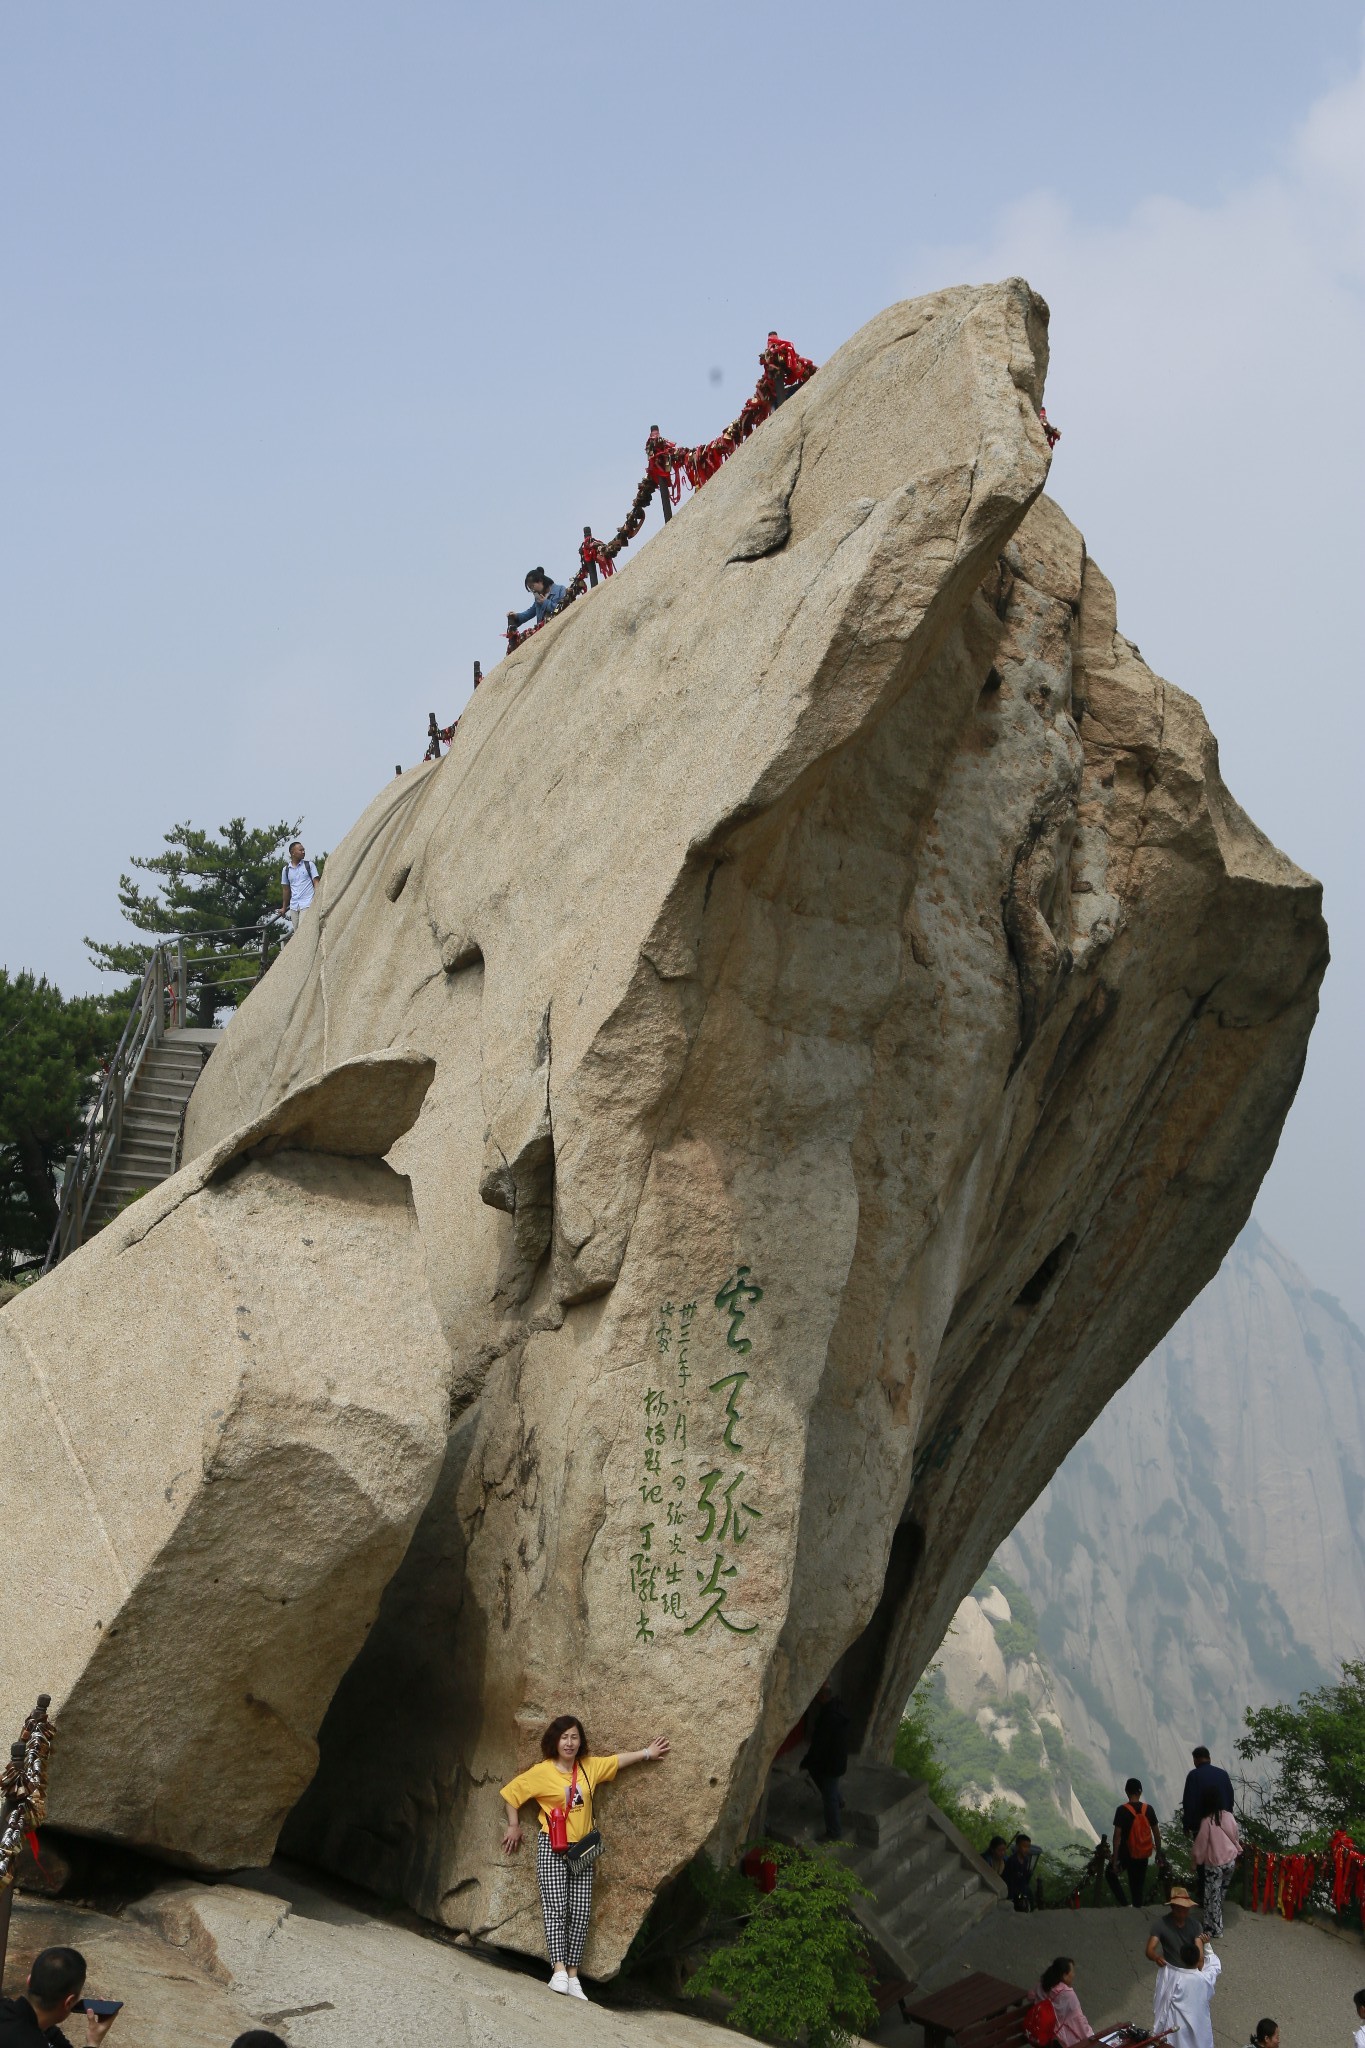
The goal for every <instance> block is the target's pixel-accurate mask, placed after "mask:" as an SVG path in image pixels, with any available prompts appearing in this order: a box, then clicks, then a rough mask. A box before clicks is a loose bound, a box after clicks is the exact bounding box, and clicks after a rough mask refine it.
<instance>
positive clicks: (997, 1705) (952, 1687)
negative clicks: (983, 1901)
mask: <svg viewBox="0 0 1365 2048" xmlns="http://www.w3.org/2000/svg"><path fill="white" fill-rule="evenodd" d="M925 1689H926V1691H927V1694H928V1705H929V1729H930V1733H931V1735H932V1738H933V1744H934V1749H935V1752H936V1754H937V1756H938V1759H939V1762H940V1763H941V1764H942V1766H943V1770H944V1774H945V1776H946V1778H947V1780H948V1783H949V1784H950V1785H951V1786H952V1788H953V1790H954V1791H955V1792H956V1793H957V1795H958V1797H959V1798H960V1799H961V1800H962V1801H963V1803H964V1804H965V1805H968V1806H974V1807H977V1808H978V1809H982V1810H985V1809H990V1810H991V1811H992V1812H993V1815H994V1822H993V1824H995V1825H998V1826H999V1828H1000V1831H1001V1833H1002V1834H1012V1833H1013V1832H1014V1830H1015V1828H1017V1827H1027V1828H1028V1830H1029V1832H1030V1833H1031V1834H1032V1836H1033V1839H1034V1841H1035V1842H1038V1843H1040V1844H1041V1845H1042V1846H1043V1847H1044V1848H1048V1849H1059V1848H1062V1847H1065V1846H1067V1845H1069V1844H1071V1843H1073V1842H1076V1841H1082V1842H1085V1843H1086V1844H1087V1845H1089V1844H1090V1843H1093V1842H1094V1840H1095V1837H1096V1833H1097V1826H1096V1825H1092V1822H1094V1821H1097V1824H1098V1827H1100V1828H1102V1827H1105V1826H1106V1825H1107V1816H1108V1813H1109V1810H1110V1803H1109V1785H1108V1778H1107V1775H1106V1777H1105V1778H1104V1779H1103V1780H1101V1779H1099V1778H1097V1777H1096V1776H1095V1773H1094V1770H1093V1767H1092V1763H1091V1759H1090V1757H1089V1756H1088V1755H1086V1754H1084V1753H1078V1752H1077V1751H1076V1749H1075V1748H1074V1746H1073V1745H1072V1743H1071V1741H1070V1739H1069V1737H1068V1732H1067V1728H1066V1723H1065V1720H1064V1714H1063V1707H1062V1704H1061V1702H1060V1700H1059V1697H1058V1686H1057V1682H1056V1679H1055V1677H1054V1676H1053V1673H1052V1671H1051V1669H1050V1668H1049V1665H1048V1661H1047V1657H1046V1655H1045V1654H1044V1652H1043V1649H1042V1645H1041V1642H1040V1640H1039V1634H1038V1617H1037V1615H1036V1614H1035V1613H1034V1610H1033V1606H1032V1603H1031V1602H1030V1601H1029V1599H1028V1596H1027V1595H1026V1594H1025V1593H1024V1592H1023V1590H1022V1588H1021V1587H1019V1586H1018V1585H1017V1584H1016V1583H1015V1582H1014V1580H1013V1579H1012V1578H1011V1577H1010V1575H1009V1574H1008V1572H1005V1571H1002V1570H1001V1568H1000V1566H999V1564H998V1562H997V1563H995V1564H993V1565H992V1567H991V1569H990V1570H989V1571H988V1572H986V1573H984V1574H983V1576H982V1578H981V1579H980V1580H979V1581H978V1583H977V1585H976V1587H975V1589H974V1590H973V1591H972V1592H971V1593H970V1594H969V1595H968V1596H967V1598H966V1599H965V1600H963V1601H962V1602H961V1603H960V1605H959V1607H958V1610H957V1612H956V1614H955V1615H954V1616H953V1625H952V1628H951V1629H950V1630H949V1632H948V1635H947V1636H946V1638H945V1639H944V1642H943V1646H942V1648H941V1649H940V1651H939V1653H938V1656H937V1658H936V1659H935V1664H934V1669H933V1671H932V1673H931V1674H930V1676H929V1678H928V1681H927V1685H926V1688H925ZM1087 1799H1089V1801H1090V1806H1091V1808H1093V1811H1090V1810H1088V1809H1087V1805H1086V1803H1085V1802H1086V1800H1087Z"/></svg>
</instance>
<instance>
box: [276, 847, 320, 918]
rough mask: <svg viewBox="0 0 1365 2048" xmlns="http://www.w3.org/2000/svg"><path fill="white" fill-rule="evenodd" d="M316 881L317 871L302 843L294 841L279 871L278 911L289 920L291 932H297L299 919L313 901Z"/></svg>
mask: <svg viewBox="0 0 1365 2048" xmlns="http://www.w3.org/2000/svg"><path fill="white" fill-rule="evenodd" d="M317 879H318V871H317V869H316V868H315V867H314V866H313V863H312V861H311V860H309V858H308V856H307V854H306V853H305V852H304V848H303V841H302V840H301V839H295V840H294V841H293V842H292V843H291V845H290V848H289V859H288V861H287V862H286V863H285V865H284V866H283V867H282V868H281V869H280V891H281V893H280V909H281V910H282V911H283V912H284V914H285V916H287V917H288V919H289V929H290V931H291V932H296V931H297V930H298V928H299V919H300V918H301V917H302V916H303V913H304V911H305V910H307V908H308V906H309V904H310V903H311V902H312V900H313V892H314V890H315V888H316V887H317Z"/></svg>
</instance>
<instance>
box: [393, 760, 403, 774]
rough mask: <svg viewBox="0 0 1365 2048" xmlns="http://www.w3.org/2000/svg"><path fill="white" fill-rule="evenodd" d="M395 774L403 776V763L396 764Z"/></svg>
mask: <svg viewBox="0 0 1365 2048" xmlns="http://www.w3.org/2000/svg"><path fill="white" fill-rule="evenodd" d="M393 772H394V774H395V775H401V774H402V773H403V763H402V762H401V761H395V762H394V764H393Z"/></svg>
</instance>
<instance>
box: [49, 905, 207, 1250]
mask: <svg viewBox="0 0 1365 2048" xmlns="http://www.w3.org/2000/svg"><path fill="white" fill-rule="evenodd" d="M177 950H178V949H177ZM168 966H169V962H168V959H167V955H166V950H165V948H164V947H163V946H162V945H161V944H160V942H159V941H158V943H157V944H156V945H155V946H154V947H153V948H152V952H151V955H150V957H149V958H148V961H147V965H146V967H145V968H144V969H143V973H142V980H141V982H140V984H139V986H138V992H137V996H136V999H135V1000H134V1003H133V1007H132V1010H131V1011H130V1012H129V1016H128V1021H127V1023H126V1024H125V1025H124V1027H123V1034H122V1036H121V1037H120V1039H119V1042H118V1045H117V1046H116V1047H115V1050H114V1054H113V1057H112V1058H111V1060H110V1062H109V1066H108V1068H107V1070H106V1072H105V1076H104V1080H103V1083H102V1084H101V1087H100V1091H99V1094H98V1095H97V1096H96V1097H95V1101H94V1103H93V1105H92V1107H91V1109H90V1112H89V1114H88V1115H87V1117H86V1119H85V1127H84V1129H83V1130H82V1132H81V1141H80V1144H79V1145H78V1146H77V1148H76V1154H75V1157H74V1158H73V1159H72V1160H71V1162H70V1164H69V1165H68V1167H67V1170H66V1176H65V1179H64V1180H63V1182H62V1196H61V1201H60V1202H59V1204H58V1206H57V1222H56V1227H55V1228H54V1230H53V1232H52V1239H51V1242H50V1243H49V1245H48V1248H47V1257H46V1258H45V1259H44V1261H43V1271H44V1272H45V1273H47V1272H50V1271H51V1269H52V1267H53V1266H55V1265H56V1264H57V1262H58V1261H59V1260H60V1259H63V1258H65V1256H66V1254H67V1253H68V1252H69V1251H72V1250H74V1249H75V1246H76V1245H77V1244H79V1243H80V1241H81V1226H82V1224H83V1222H84V1220H85V1218H86V1217H87V1216H88V1215H89V1213H90V1206H91V1204H92V1203H93V1201H94V1199H95V1196H96V1195H97V1193H98V1192H99V1184H100V1180H101V1178H102V1177H103V1174H104V1169H105V1167H106V1166H107V1165H108V1163H109V1159H110V1156H111V1154H112V1153H113V1152H114V1151H115V1150H116V1149H117V1147H118V1142H119V1139H120V1137H121V1135H122V1130H123V1107H124V1103H125V1102H126V1101H127V1098H128V1094H129V1091H130V1089H131V1087H132V1084H133V1082H134V1081H135V1080H136V1078H137V1075H138V1071H139V1069H140V1068H141V1066H142V1062H143V1059H144V1058H145V1056H146V1053H147V1050H148V1047H149V1046H150V1045H154V1044H156V1043H157V1042H158V1041H159V1040H160V1038H161V1035H162V1032H163V1030H164V1028H165V1026H164V1022H163V1019H162V995H163V991H164V989H165V987H166V983H167V978H168V977H167V969H168Z"/></svg>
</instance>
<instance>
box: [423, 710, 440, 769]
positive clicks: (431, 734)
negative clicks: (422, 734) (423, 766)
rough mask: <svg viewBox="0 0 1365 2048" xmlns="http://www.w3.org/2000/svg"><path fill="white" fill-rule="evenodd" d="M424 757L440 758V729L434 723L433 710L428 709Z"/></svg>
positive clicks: (430, 759) (434, 759) (433, 759)
mask: <svg viewBox="0 0 1365 2048" xmlns="http://www.w3.org/2000/svg"><path fill="white" fill-rule="evenodd" d="M426 757H427V759H428V761H439V760H440V758H441V729H440V727H439V726H438V725H437V723H436V713H435V712H434V711H428V713H427V756H426Z"/></svg>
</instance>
